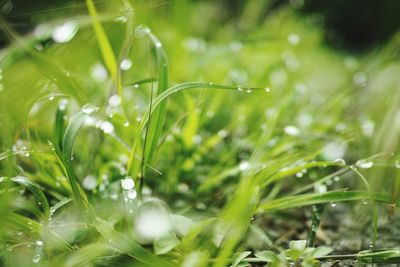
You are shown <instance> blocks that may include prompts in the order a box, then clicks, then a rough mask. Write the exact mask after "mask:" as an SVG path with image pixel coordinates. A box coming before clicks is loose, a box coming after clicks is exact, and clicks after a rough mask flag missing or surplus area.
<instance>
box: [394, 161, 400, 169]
mask: <svg viewBox="0 0 400 267" xmlns="http://www.w3.org/2000/svg"><path fill="white" fill-rule="evenodd" d="M394 166H396V168H397V169H400V160H396V162H395V163H394Z"/></svg>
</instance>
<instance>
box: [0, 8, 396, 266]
mask: <svg viewBox="0 0 400 267" xmlns="http://www.w3.org/2000/svg"><path fill="white" fill-rule="evenodd" d="M87 2H88V6H89V10H91V12H89V13H91V15H88V14H86V12H87V11H86V9H85V6H82V10H81V11H80V12H81V13H80V14H77V15H76V16H75V17H68V18H66V19H65V20H58V21H55V22H52V21H43V23H42V24H40V25H38V26H37V28H36V29H35V31H34V32H33V33H32V34H30V35H28V36H24V37H20V36H18V35H17V34H15V33H14V31H13V30H12V25H11V26H10V25H7V23H6V22H5V21H2V28H3V30H4V31H5V32H7V34H8V35H9V36H10V38H12V45H11V46H10V47H8V48H6V49H3V51H2V52H1V56H2V60H1V79H0V82H1V84H0V125H1V129H2V130H1V131H0V136H1V139H0V147H1V151H2V152H1V154H0V176H1V177H2V178H1V181H0V186H1V188H0V190H1V195H0V200H1V201H0V214H1V216H2V218H3V219H2V220H1V221H0V226H1V227H0V237H1V246H2V249H1V260H2V264H3V265H5V266H29V265H32V264H40V265H42V266H50V265H56V266H65V265H66V266H83V265H85V264H86V265H89V266H90V265H93V264H97V265H109V266H112V265H127V266H130V265H134V266H136V265H138V266H148V265H151V266H176V265H182V266H209V265H211V266H227V265H229V264H231V259H232V255H233V254H234V253H235V252H241V251H243V250H245V249H247V250H252V251H256V250H263V249H267V248H270V246H271V241H270V238H269V235H270V232H272V231H277V230H276V229H269V228H268V227H266V223H265V221H264V219H265V218H266V217H270V218H272V220H273V219H274V216H279V215H280V214H285V212H286V210H288V209H295V208H300V207H309V206H310V205H314V204H326V206H331V207H330V208H329V212H328V213H326V220H329V218H330V216H331V214H332V213H335V210H338V211H337V212H339V211H340V210H339V206H340V205H342V204H339V203H341V202H343V203H344V204H343V205H350V203H349V201H351V203H352V205H354V207H355V208H354V210H355V212H359V213H357V214H361V213H362V214H375V216H373V215H371V216H363V217H360V218H365V219H364V221H361V220H360V219H357V218H358V217H359V216H355V218H354V221H353V223H354V225H356V226H357V227H358V228H359V229H363V230H366V231H367V233H369V235H368V236H367V237H365V236H359V237H358V238H360V239H362V238H364V239H367V240H368V241H374V240H371V239H373V236H374V234H373V233H374V231H376V230H377V229H373V228H374V227H371V226H370V225H375V226H376V224H370V222H372V220H374V218H377V217H376V215H377V214H385V213H387V212H388V211H389V213H390V214H391V216H395V214H394V215H393V213H394V209H395V207H396V206H397V204H398V191H399V182H398V181H399V168H400V162H399V151H398V142H399V138H398V136H399V133H400V126H399V125H400V120H399V104H398V103H399V93H398V92H399V77H398V75H397V73H398V71H399V68H400V67H399V66H400V65H399V59H398V51H397V50H398V49H397V47H398V44H399V38H398V36H394V37H393V39H392V40H391V41H390V42H389V43H388V44H387V45H386V46H384V47H380V48H377V49H376V50H374V51H370V52H369V53H366V54H362V55H354V54H346V53H344V52H338V51H334V50H332V49H331V48H329V47H327V46H326V45H325V44H324V42H323V40H322V29H321V26H322V25H321V20H320V17H318V15H299V14H298V13H296V12H295V11H294V10H293V9H292V8H291V7H290V6H283V7H281V8H279V9H274V10H270V11H269V13H268V14H269V15H268V16H267V17H266V18H263V17H262V14H261V13H259V12H258V10H259V9H258V7H260V6H258V5H257V4H255V3H256V2H254V3H253V2H249V3H248V4H246V8H245V9H244V10H243V11H242V12H241V13H240V14H239V16H237V17H235V18H234V19H233V18H229V17H227V16H226V15H224V14H225V13H224V11H223V10H222V9H221V6H220V5H218V4H216V3H213V2H191V1H185V2H184V3H183V1H173V2H172V3H169V4H164V3H158V2H152V3H150V4H149V3H145V2H143V3H141V2H135V3H132V7H131V4H130V3H129V2H127V1H122V2H114V1H113V4H107V3H105V2H101V3H100V5H98V6H96V8H97V12H95V11H94V6H93V2H92V1H87ZM261 2H262V1H261ZM95 4H98V3H96V2H95ZM152 4H154V6H153V5H152ZM158 4H160V5H159V6H158ZM132 10H133V13H132ZM54 12H57V11H54ZM133 19H134V21H135V25H140V24H145V25H147V26H148V27H149V28H146V27H143V26H139V27H138V28H136V30H135V31H134V30H133V29H134V27H133V23H134V22H133ZM260 21H261V22H260ZM92 26H94V28H95V30H93V28H92ZM60 38H61V39H60ZM63 38H64V39H63ZM149 39H150V40H149ZM167 57H168V59H167ZM114 61H115V62H114ZM167 64H169V65H167ZM191 88H193V89H194V88H196V90H185V89H191ZM220 89H229V90H220ZM152 91H153V93H152ZM150 99H151V100H152V102H151V105H150V104H149V101H150ZM97 109H98V110H97ZM96 111H97V112H96ZM147 123H149V126H148V124H147ZM146 138H147V140H146ZM143 169H146V172H144V171H143ZM131 178H132V179H133V180H130V179H131ZM132 181H134V184H133V183H132ZM363 203H369V204H370V205H363ZM306 210H307V209H306ZM359 210H361V212H360V211H359ZM347 216H348V217H351V214H347ZM254 218H255V220H254ZM382 218H383V216H382ZM292 220H296V218H293V219H292ZM380 223H381V224H382V223H383V219H381V221H380ZM338 224H339V223H338ZM304 225H305V226H304V229H307V226H306V223H305V222H304ZM357 227H356V228H357ZM249 229H258V230H260V229H261V233H263V236H260V237H259V238H260V240H261V241H260V242H257V243H251V242H250V241H249V240H251V239H250V236H251V234H250V233H251V232H252V231H254V230H249ZM258 233H260V231H259V232H258ZM378 235H379V232H378ZM273 241H275V240H273ZM384 245H385V244H379V243H376V244H375V248H380V247H383V246H384ZM273 249H275V250H279V249H281V248H280V247H279V246H276V247H274V248H273ZM360 249H361V248H360ZM368 255H369V254H368ZM368 259H369V258H368Z"/></svg>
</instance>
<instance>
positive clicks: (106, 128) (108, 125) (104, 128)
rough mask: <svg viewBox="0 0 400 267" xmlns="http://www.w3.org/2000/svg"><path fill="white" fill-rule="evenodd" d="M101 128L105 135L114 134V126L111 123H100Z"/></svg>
mask: <svg viewBox="0 0 400 267" xmlns="http://www.w3.org/2000/svg"><path fill="white" fill-rule="evenodd" d="M99 128H100V129H101V130H102V131H103V132H104V133H105V134H111V133H113V132H114V125H113V124H112V123H111V122H109V121H103V122H101V123H100V125H99Z"/></svg>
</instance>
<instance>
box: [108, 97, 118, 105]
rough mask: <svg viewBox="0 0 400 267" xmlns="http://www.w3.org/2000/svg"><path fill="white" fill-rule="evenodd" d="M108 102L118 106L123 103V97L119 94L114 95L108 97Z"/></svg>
mask: <svg viewBox="0 0 400 267" xmlns="http://www.w3.org/2000/svg"><path fill="white" fill-rule="evenodd" d="M108 104H109V105H110V106H112V107H117V106H119V105H120V104H121V98H120V97H119V96H118V95H112V96H110V98H109V99H108Z"/></svg>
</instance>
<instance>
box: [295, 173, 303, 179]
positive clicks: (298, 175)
mask: <svg viewBox="0 0 400 267" xmlns="http://www.w3.org/2000/svg"><path fill="white" fill-rule="evenodd" d="M303 175H304V174H303V172H298V173H296V177H297V178H302V177H303Z"/></svg>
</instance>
